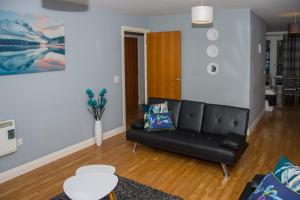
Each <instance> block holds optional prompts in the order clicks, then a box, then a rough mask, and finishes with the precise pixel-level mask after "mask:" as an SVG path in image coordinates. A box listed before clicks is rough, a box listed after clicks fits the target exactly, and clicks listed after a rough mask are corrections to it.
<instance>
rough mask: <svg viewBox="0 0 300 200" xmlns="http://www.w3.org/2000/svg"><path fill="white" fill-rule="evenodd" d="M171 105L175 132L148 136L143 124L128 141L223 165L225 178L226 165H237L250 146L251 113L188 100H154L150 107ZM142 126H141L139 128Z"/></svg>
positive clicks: (131, 134) (150, 100)
mask: <svg viewBox="0 0 300 200" xmlns="http://www.w3.org/2000/svg"><path fill="white" fill-rule="evenodd" d="M165 101H167V102H168V109H169V111H171V112H172V117H173V122H174V125H175V127H176V130H174V131H166V130H164V131H155V132H148V131H147V130H144V129H143V124H142V123H143V120H140V122H137V123H135V124H134V126H133V127H135V128H131V129H129V130H128V131H127V132H126V137H127V140H130V141H134V142H135V143H134V151H135V150H136V146H137V144H138V143H140V144H143V145H147V146H150V147H154V148H158V149H162V150H166V151H170V152H174V153H178V154H182V155H186V156H190V157H193V158H197V159H203V160H207V161H211V162H215V163H220V164H221V166H222V168H223V171H224V175H225V176H228V175H229V173H228V170H227V167H226V165H229V166H231V165H233V164H234V163H235V162H236V161H237V160H238V159H239V158H240V156H241V155H242V153H243V152H244V151H245V149H246V148H247V146H248V143H247V142H246V137H247V128H248V119H249V109H245V108H237V107H231V106H223V105H214V104H207V103H202V102H194V101H187V100H182V101H178V100H171V99H159V98H150V99H149V101H148V103H149V104H157V103H162V102H165ZM139 123H141V124H139Z"/></svg>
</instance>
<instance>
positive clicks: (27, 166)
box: [0, 127, 125, 183]
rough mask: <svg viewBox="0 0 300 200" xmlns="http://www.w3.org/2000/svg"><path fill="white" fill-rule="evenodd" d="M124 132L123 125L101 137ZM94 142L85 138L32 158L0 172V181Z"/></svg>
mask: <svg viewBox="0 0 300 200" xmlns="http://www.w3.org/2000/svg"><path fill="white" fill-rule="evenodd" d="M123 132H125V128H124V127H119V128H115V129H113V130H110V131H107V132H105V133H103V139H104V140H106V139H108V138H111V137H113V136H115V135H118V134H120V133H123ZM94 144H95V140H94V138H90V139H87V140H84V141H82V142H80V143H78V144H75V145H72V146H69V147H67V148H64V149H61V150H59V151H56V152H54V153H51V154H48V155H46V156H44V157H41V158H38V159H36V160H33V161H31V162H28V163H25V164H23V165H20V166H18V167H16V168H13V169H10V170H7V171H5V172H2V173H0V183H3V182H5V181H8V180H10V179H13V178H15V177H17V176H20V175H22V174H25V173H27V172H30V171H32V170H34V169H36V168H39V167H42V166H44V165H47V164H49V163H51V162H53V161H55V160H58V159H60V158H63V157H65V156H68V155H70V154H72V153H75V152H77V151H80V150H82V149H85V148H87V147H89V146H92V145H94Z"/></svg>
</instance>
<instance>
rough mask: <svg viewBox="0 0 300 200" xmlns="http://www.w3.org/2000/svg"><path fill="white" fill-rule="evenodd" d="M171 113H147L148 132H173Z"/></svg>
mask: <svg viewBox="0 0 300 200" xmlns="http://www.w3.org/2000/svg"><path fill="white" fill-rule="evenodd" d="M171 116H172V113H171V112H168V113H148V114H147V118H148V120H149V128H148V130H149V131H155V130H174V129H175V127H174V124H173V121H172V117H171Z"/></svg>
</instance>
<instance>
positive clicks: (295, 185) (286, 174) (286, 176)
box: [273, 156, 300, 194]
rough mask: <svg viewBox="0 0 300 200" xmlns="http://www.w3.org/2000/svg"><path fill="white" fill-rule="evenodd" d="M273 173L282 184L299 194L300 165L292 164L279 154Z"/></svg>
mask: <svg viewBox="0 0 300 200" xmlns="http://www.w3.org/2000/svg"><path fill="white" fill-rule="evenodd" d="M273 174H274V175H275V176H276V177H277V178H278V180H279V181H280V182H281V183H282V184H284V185H286V186H287V187H288V188H290V189H291V190H293V191H295V192H296V193H298V194H300V167H298V166H296V165H294V164H293V163H292V162H291V161H289V160H288V159H287V158H286V157H285V156H281V157H280V159H279V161H278V163H277V165H276V167H275V169H274V171H273Z"/></svg>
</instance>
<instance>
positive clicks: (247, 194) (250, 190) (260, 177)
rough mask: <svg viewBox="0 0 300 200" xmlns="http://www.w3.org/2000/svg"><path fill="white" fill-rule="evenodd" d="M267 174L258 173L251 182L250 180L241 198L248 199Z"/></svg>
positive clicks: (240, 199) (241, 199) (242, 199)
mask: <svg viewBox="0 0 300 200" xmlns="http://www.w3.org/2000/svg"><path fill="white" fill-rule="evenodd" d="M264 177H265V175H261V174H257V175H255V176H254V178H253V179H252V181H251V182H248V183H247V184H246V186H245V188H244V190H243V192H242V194H241V196H240V198H239V200H248V199H249V197H250V196H251V194H252V193H253V192H254V191H255V189H256V188H257V187H258V186H259V184H260V182H261V181H262V180H263V179H264Z"/></svg>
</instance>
